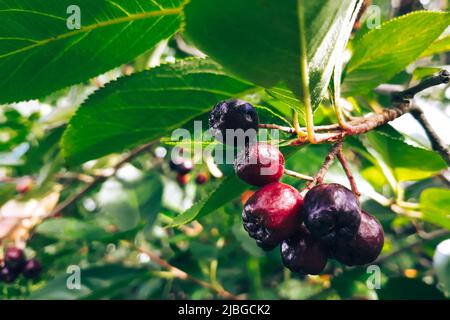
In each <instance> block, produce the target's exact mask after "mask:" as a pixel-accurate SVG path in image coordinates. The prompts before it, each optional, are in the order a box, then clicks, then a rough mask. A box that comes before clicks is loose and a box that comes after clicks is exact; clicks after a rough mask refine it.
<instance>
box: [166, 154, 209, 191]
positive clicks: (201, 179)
mask: <svg viewBox="0 0 450 320" xmlns="http://www.w3.org/2000/svg"><path fill="white" fill-rule="evenodd" d="M169 167H170V170H172V171H173V172H175V173H176V175H177V181H178V183H179V184H180V185H182V186H185V185H187V184H188V183H189V180H190V179H191V172H192V170H193V169H194V165H193V163H192V161H191V160H189V159H185V158H183V157H181V156H179V157H174V159H170V161H169ZM208 180H209V176H208V174H207V173H205V172H199V173H198V174H197V176H196V177H195V183H196V184H198V185H202V184H205V183H206V182H208Z"/></svg>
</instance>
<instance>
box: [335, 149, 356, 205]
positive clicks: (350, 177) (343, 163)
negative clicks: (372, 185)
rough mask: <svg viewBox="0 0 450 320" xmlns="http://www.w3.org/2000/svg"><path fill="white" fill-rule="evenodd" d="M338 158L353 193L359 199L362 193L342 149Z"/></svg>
mask: <svg viewBox="0 0 450 320" xmlns="http://www.w3.org/2000/svg"><path fill="white" fill-rule="evenodd" d="M336 156H337V158H338V160H339V162H340V163H341V166H342V169H344V172H345V175H346V176H347V179H348V181H349V182H350V186H351V188H352V191H353V193H354V194H355V195H356V196H357V197H360V196H361V193H360V192H359V190H358V186H357V185H356V181H355V178H354V177H353V174H352V172H351V170H350V167H349V165H348V162H347V159H345V157H344V153H343V152H342V147H341V149H339V151H338V153H337V155H336Z"/></svg>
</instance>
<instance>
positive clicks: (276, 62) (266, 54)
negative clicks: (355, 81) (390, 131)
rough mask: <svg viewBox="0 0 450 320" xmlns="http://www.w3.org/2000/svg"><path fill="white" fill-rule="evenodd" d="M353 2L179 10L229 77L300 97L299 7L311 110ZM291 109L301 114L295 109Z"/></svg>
mask: <svg viewBox="0 0 450 320" xmlns="http://www.w3.org/2000/svg"><path fill="white" fill-rule="evenodd" d="M357 2H358V1H356V0H344V1H332V0H331V1H330V0H316V1H304V0H300V2H298V1H297V0H286V1H284V2H283V5H280V3H278V2H275V1H260V0H246V1H240V0H216V1H209V0H192V1H191V2H190V3H189V4H188V5H187V6H186V8H185V14H186V33H187V35H188V36H189V37H190V38H191V39H192V40H193V42H194V43H195V44H196V45H197V46H198V47H199V48H200V49H201V50H202V51H204V52H205V53H207V54H208V55H210V56H211V57H212V58H214V59H215V60H216V61H218V62H219V63H221V64H222V65H223V66H224V67H226V68H227V69H229V70H230V71H231V72H233V73H235V74H237V75H239V76H241V77H242V78H244V79H247V80H250V81H252V82H253V83H256V84H258V85H261V86H263V87H265V88H271V87H273V86H275V85H278V84H279V83H280V82H281V83H284V84H285V85H286V86H287V88H288V89H289V90H290V91H293V92H295V94H296V96H300V95H301V92H300V87H301V86H300V33H299V32H300V31H299V18H298V15H297V13H298V10H297V3H302V5H303V6H304V11H305V19H304V25H305V29H306V30H302V31H303V32H304V34H305V38H306V42H307V43H306V48H307V55H308V62H309V70H310V74H309V76H310V91H311V93H312V98H313V103H314V104H315V105H317V104H318V102H319V100H320V98H321V97H322V95H323V94H324V93H325V91H326V88H327V86H328V82H329V81H330V78H331V74H332V71H333V68H334V63H335V60H336V58H337V55H338V54H340V52H339V50H340V49H341V45H340V44H341V43H340V42H344V43H345V42H346V41H347V39H343V37H341V35H343V34H346V30H350V29H351V27H352V24H351V23H350V22H349V21H350V18H351V16H352V14H353V12H354V10H355V5H356V3H357ZM250 12H251V14H249V13H250ZM291 106H293V105H291ZM295 108H296V109H298V110H301V108H300V106H299V105H295Z"/></svg>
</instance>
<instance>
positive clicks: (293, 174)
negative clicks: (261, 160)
mask: <svg viewBox="0 0 450 320" xmlns="http://www.w3.org/2000/svg"><path fill="white" fill-rule="evenodd" d="M284 174H285V175H287V176H291V177H294V178H298V179H301V180H307V181H314V178H313V177H311V176H308V175H305V174H301V173H298V172H295V171H292V170H288V169H284Z"/></svg>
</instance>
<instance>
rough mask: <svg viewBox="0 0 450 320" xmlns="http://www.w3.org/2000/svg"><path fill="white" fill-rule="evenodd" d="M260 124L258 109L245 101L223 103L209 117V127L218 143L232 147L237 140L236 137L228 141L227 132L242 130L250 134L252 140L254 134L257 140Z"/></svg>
mask: <svg viewBox="0 0 450 320" xmlns="http://www.w3.org/2000/svg"><path fill="white" fill-rule="evenodd" d="M258 124H259V118H258V113H257V112H256V109H255V108H254V107H253V106H252V105H251V104H250V103H248V102H245V101H243V100H235V99H230V100H225V101H221V102H219V103H218V104H216V105H215V106H214V108H213V110H212V111H211V113H210V115H209V127H210V128H211V133H212V135H213V136H214V137H215V138H216V139H217V140H218V141H220V142H223V143H226V144H231V145H233V144H235V143H236V139H235V137H233V139H227V130H237V129H242V130H243V131H244V133H249V134H250V135H249V137H250V139H252V137H251V134H254V137H253V138H256V134H255V133H256V132H257V131H258ZM247 130H253V131H252V132H250V131H247ZM231 133H233V132H231ZM234 133H237V132H234Z"/></svg>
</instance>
